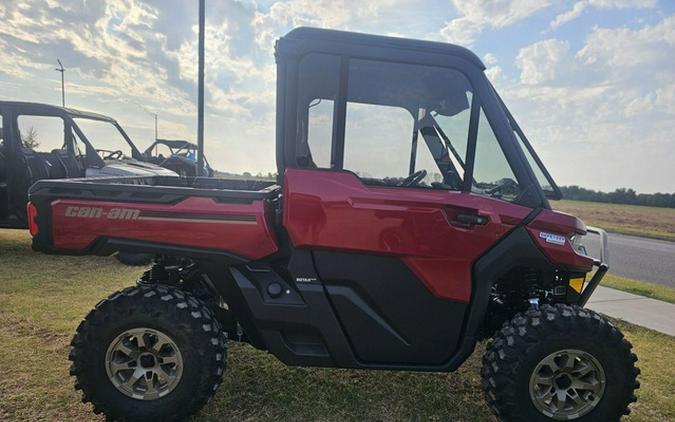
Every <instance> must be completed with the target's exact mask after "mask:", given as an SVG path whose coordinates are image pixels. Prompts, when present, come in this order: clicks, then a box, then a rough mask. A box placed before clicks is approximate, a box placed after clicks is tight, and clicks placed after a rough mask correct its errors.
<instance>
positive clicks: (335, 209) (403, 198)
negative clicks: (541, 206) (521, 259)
mask: <svg viewBox="0 0 675 422" xmlns="http://www.w3.org/2000/svg"><path fill="white" fill-rule="evenodd" d="M530 211H531V210H530V209H529V208H526V207H522V206H519V205H515V204H511V203H508V202H504V201H500V200H497V199H492V198H488V197H485V196H480V195H474V194H470V193H462V192H452V191H443V190H432V189H420V188H399V187H393V188H390V187H373V186H365V185H364V184H363V183H361V181H360V180H359V179H358V178H357V177H356V176H355V175H354V174H353V173H350V172H346V171H330V170H300V169H288V170H286V174H285V181H284V226H285V227H286V230H287V231H288V234H289V237H290V239H291V242H292V243H293V245H294V246H296V247H298V248H330V249H332V250H343V251H353V252H361V253H373V254H385V255H398V256H400V257H401V258H402V259H403V261H404V262H405V263H406V264H407V265H408V267H409V268H410V269H411V270H412V271H413V272H414V273H415V274H416V275H417V276H418V277H419V278H420V279H421V280H422V281H423V282H424V283H425V285H426V286H427V288H429V290H431V291H432V292H433V293H434V294H435V295H436V296H438V297H441V298H444V299H449V300H454V301H461V302H468V301H469V299H470V295H471V267H472V265H473V262H474V261H475V260H476V259H477V258H478V257H479V256H480V255H482V254H483V253H484V252H485V251H486V250H487V249H488V248H490V247H491V246H492V245H494V243H495V242H496V241H497V240H498V239H499V238H501V237H502V236H503V235H504V234H505V233H506V232H507V231H508V230H510V229H511V228H512V227H513V225H515V224H517V223H518V222H520V221H522V220H523V219H524V218H525V217H526V216H527V215H528V213H529V212H530ZM461 213H464V214H480V215H482V216H485V217H487V218H488V219H489V222H488V223H487V224H486V225H483V226H472V227H471V228H468V227H464V226H461V225H459V224H458V223H455V222H453V220H454V218H455V216H456V215H457V214H461Z"/></svg>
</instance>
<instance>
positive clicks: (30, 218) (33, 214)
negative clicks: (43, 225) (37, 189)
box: [26, 202, 40, 236]
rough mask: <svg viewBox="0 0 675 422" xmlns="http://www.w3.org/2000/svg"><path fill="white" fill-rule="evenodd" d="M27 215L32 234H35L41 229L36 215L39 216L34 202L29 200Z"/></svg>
mask: <svg viewBox="0 0 675 422" xmlns="http://www.w3.org/2000/svg"><path fill="white" fill-rule="evenodd" d="M26 215H27V217H28V230H29V231H30V235H31V236H35V235H36V234H38V231H40V229H39V227H38V225H37V222H36V221H35V217H37V208H36V207H35V205H33V203H32V202H29V203H28V204H27V205H26Z"/></svg>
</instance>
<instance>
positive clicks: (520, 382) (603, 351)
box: [482, 305, 640, 422]
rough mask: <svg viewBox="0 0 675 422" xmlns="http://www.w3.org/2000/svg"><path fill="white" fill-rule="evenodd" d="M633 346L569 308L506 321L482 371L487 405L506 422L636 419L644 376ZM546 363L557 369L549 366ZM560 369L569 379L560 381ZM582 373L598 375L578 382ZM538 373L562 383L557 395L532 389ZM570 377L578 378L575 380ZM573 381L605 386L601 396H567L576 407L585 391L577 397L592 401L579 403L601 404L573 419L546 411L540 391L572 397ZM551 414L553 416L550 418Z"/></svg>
mask: <svg viewBox="0 0 675 422" xmlns="http://www.w3.org/2000/svg"><path fill="white" fill-rule="evenodd" d="M631 347H632V346H631V344H630V343H629V342H628V341H627V340H626V339H625V338H624V337H623V334H621V332H620V331H619V330H618V329H617V328H616V327H614V326H613V325H612V323H611V322H609V321H608V320H607V319H605V318H604V317H602V316H600V315H599V314H597V313H595V312H593V311H591V310H589V309H584V308H581V307H578V306H569V305H556V306H550V305H544V306H541V307H540V308H539V309H529V310H528V311H527V312H525V313H520V314H518V315H516V316H515V317H514V318H513V319H512V320H511V321H508V322H506V323H505V324H504V325H503V327H502V328H501V330H500V331H498V332H497V333H496V334H495V336H494V337H493V339H492V341H491V342H490V344H489V345H488V347H487V350H486V352H485V355H484V356H483V369H482V379H483V389H484V391H485V396H486V399H487V402H488V404H489V405H490V407H491V408H492V409H493V411H494V412H495V413H496V414H497V416H498V417H499V419H500V420H503V421H528V422H534V421H551V420H556V419H558V420H562V419H563V418H565V419H566V420H575V421H580V422H581V421H618V420H619V419H620V418H621V415H623V414H628V413H629V412H630V409H628V405H629V404H630V403H631V402H634V401H635V400H636V397H635V396H634V395H633V391H634V390H635V389H636V388H639V386H640V384H639V381H637V379H636V378H637V376H638V374H639V373H640V370H639V368H637V367H635V365H634V364H635V362H636V361H637V356H635V354H633V353H631ZM559 352H561V353H560V354H559ZM563 356H566V357H563ZM569 357H576V359H570V360H569V362H570V365H565V362H566V361H567V359H568V358H569ZM551 359H558V360H557V361H556V362H557V363H558V364H560V365H559V366H558V365H556V363H555V362H553V361H552V360H551ZM572 361H575V362H576V365H577V367H576V368H574V369H573V368H571V367H570V366H571V364H572ZM542 362H543V365H544V366H543V367H542ZM546 362H553V363H552V364H551V365H550V366H547V365H546ZM542 368H543V369H542ZM552 368H553V369H555V368H558V369H559V370H560V371H561V372H557V373H558V375H554V374H555V373H554V372H552V371H551V369H552ZM579 368H582V369H583V368H593V369H595V371H589V372H588V373H587V374H585V375H584V377H586V378H575V377H578V376H579V374H584V373H586V372H587V370H580V369H579ZM538 369H539V370H538ZM535 370H536V373H537V375H539V376H543V377H544V378H546V379H547V380H548V378H549V375H548V374H549V373H551V378H553V379H555V380H556V381H555V384H552V386H551V387H550V388H551V390H550V391H548V390H547V388H548V387H545V385H546V384H544V386H543V387H542V385H541V384H537V385H536V387H534V388H533V387H532V385H531V382H533V380H534V379H537V380H541V379H542V378H533V373H534V372H535ZM540 371H541V372H540ZM565 372H569V373H570V374H572V375H571V377H569V376H568V375H566V374H565ZM570 380H572V382H573V383H574V382H575V381H577V382H579V383H584V385H588V384H586V383H587V382H590V383H593V384H594V385H596V386H597V385H598V381H603V380H604V387H602V388H597V387H596V388H597V390H598V391H595V392H589V391H588V390H583V389H581V390H577V389H574V390H567V391H569V394H570V396H569V397H567V396H565V399H569V400H571V401H570V403H572V405H573V406H574V405H576V403H575V402H574V401H572V397H573V396H575V395H577V391H580V392H581V394H580V395H579V396H577V398H579V397H581V398H584V399H586V400H579V401H578V402H584V401H585V402H591V403H592V402H595V404H591V405H586V407H585V408H584V407H583V406H581V408H580V410H581V411H579V412H578V413H577V414H576V416H575V414H574V413H575V412H577V411H576V410H572V411H571V414H570V413H569V412H568V413H567V415H561V413H557V414H556V413H555V412H554V413H551V412H550V409H546V408H545V407H546V404H545V403H544V404H543V405H542V401H541V399H539V398H538V397H541V396H540V395H539V394H537V392H542V391H543V394H549V393H552V392H553V391H554V390H555V389H560V390H561V391H565V390H566V389H567V388H568V384H569V382H570ZM575 384H576V383H575ZM560 394H563V393H562V392H561V393H560ZM598 397H599V401H597V398H598ZM563 402H564V400H563ZM558 403H559V401H557V398H556V402H555V403H554V404H555V405H556V406H557V405H558ZM538 407H539V408H540V409H542V408H543V410H539V409H538ZM547 410H548V411H549V414H548V416H547V415H546V414H545V411H547ZM562 413H565V412H564V411H563V412H562ZM552 416H557V417H552Z"/></svg>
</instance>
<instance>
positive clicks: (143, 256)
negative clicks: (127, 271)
mask: <svg viewBox="0 0 675 422" xmlns="http://www.w3.org/2000/svg"><path fill="white" fill-rule="evenodd" d="M153 257H154V255H153V254H149V253H130V252H117V253H116V254H115V258H117V260H118V261H119V262H121V263H122V264H124V265H130V266H132V267H141V266H143V265H149V264H150V263H151V262H152V258H153Z"/></svg>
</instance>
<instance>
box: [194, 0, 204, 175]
mask: <svg viewBox="0 0 675 422" xmlns="http://www.w3.org/2000/svg"><path fill="white" fill-rule="evenodd" d="M204 16H205V13H204V0H199V48H198V50H199V52H198V54H199V68H198V78H199V81H198V84H197V172H196V173H195V174H196V175H197V176H199V175H201V174H202V169H203V168H204V21H205V18H204Z"/></svg>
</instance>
